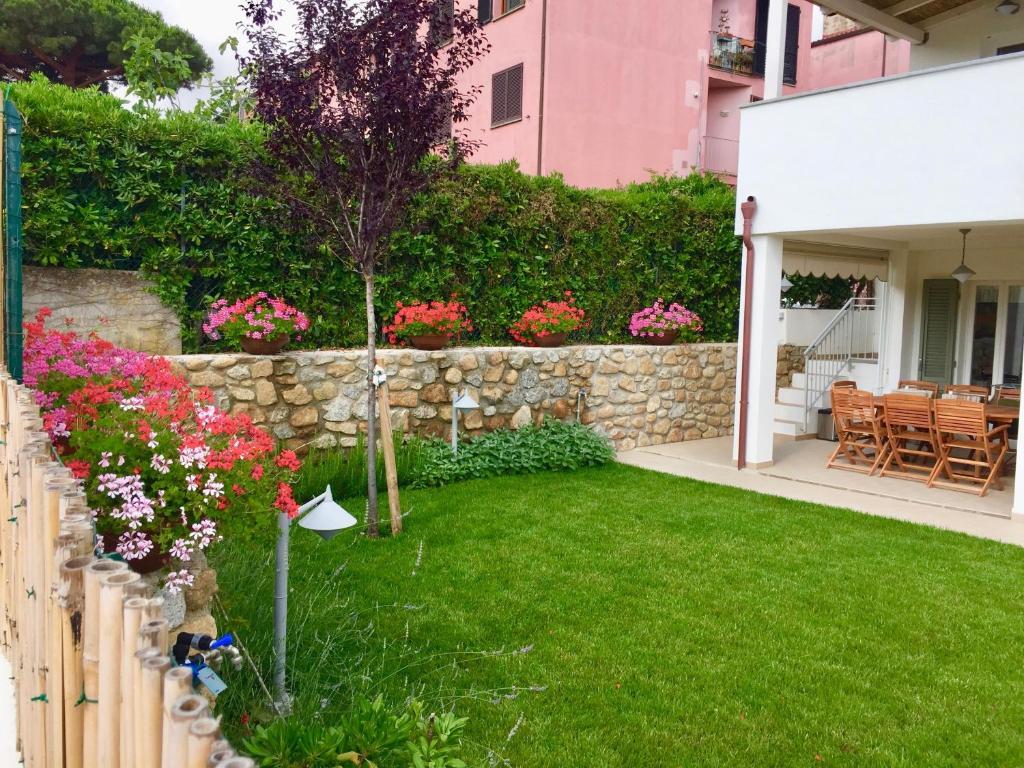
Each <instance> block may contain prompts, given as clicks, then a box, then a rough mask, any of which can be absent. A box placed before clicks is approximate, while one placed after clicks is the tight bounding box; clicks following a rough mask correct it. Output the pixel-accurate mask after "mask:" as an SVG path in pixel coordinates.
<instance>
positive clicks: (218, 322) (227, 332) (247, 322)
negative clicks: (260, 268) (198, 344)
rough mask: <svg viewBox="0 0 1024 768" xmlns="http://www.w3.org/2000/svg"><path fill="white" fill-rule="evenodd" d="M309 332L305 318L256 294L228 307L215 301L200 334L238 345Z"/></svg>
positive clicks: (278, 301)
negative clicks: (248, 341)
mask: <svg viewBox="0 0 1024 768" xmlns="http://www.w3.org/2000/svg"><path fill="white" fill-rule="evenodd" d="M308 329H309V318H307V317H306V315H305V314H303V313H302V312H300V311H299V310H297V309H296V308H295V307H293V306H291V305H290V304H288V303H287V302H285V301H284V299H279V298H273V297H271V296H268V295H267V293H266V292H264V291H260V292H259V293H256V294H253V295H252V296H250V297H249V298H247V299H239V300H238V301H236V302H235V303H233V304H229V303H228V300H227V299H218V300H217V301H215V302H213V305H212V306H211V307H210V314H209V315H208V316H207V318H206V322H205V323H203V333H205V334H206V335H207V336H209V337H210V338H211V339H214V340H215V341H216V340H219V339H227V340H228V341H230V342H234V343H236V344H237V343H238V341H239V340H240V339H243V338H249V339H274V338H277V337H279V336H287V335H291V334H292V333H295V332H296V331H299V332H300V333H298V334H297V335H296V337H295V338H296V339H302V334H301V331H305V330H308Z"/></svg>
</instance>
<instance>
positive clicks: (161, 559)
mask: <svg viewBox="0 0 1024 768" xmlns="http://www.w3.org/2000/svg"><path fill="white" fill-rule="evenodd" d="M102 536H103V551H104V552H108V553H109V552H116V551H117V536H116V535H115V534H113V533H104V534H102ZM125 562H126V563H128V567H129V568H131V569H132V570H133V571H135V572H136V573H141V574H147V573H153V572H154V571H159V570H160V569H161V568H163V567H164V566H165V565H167V564H168V563H169V562H171V555H170V553H169V552H164V551H163V550H162V549H160V545H159V544H157V543H156V542H154V543H153V548H152V549H151V550H149V554H147V555H146V556H145V557H143V558H141V559H139V560H125Z"/></svg>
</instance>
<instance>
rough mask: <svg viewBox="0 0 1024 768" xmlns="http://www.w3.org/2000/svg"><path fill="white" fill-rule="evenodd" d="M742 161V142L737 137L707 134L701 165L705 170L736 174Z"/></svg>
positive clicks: (727, 174) (730, 174)
mask: <svg viewBox="0 0 1024 768" xmlns="http://www.w3.org/2000/svg"><path fill="white" fill-rule="evenodd" d="M739 161H740V143H739V141H737V140H736V139H724V138H722V137H720V136H705V137H704V146H703V152H702V155H701V166H702V168H703V170H705V171H711V172H712V173H719V174H724V175H726V176H735V175H736V169H737V168H738V167H739Z"/></svg>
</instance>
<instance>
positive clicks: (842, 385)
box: [829, 379, 857, 389]
mask: <svg viewBox="0 0 1024 768" xmlns="http://www.w3.org/2000/svg"><path fill="white" fill-rule="evenodd" d="M856 388H857V382H856V381H850V380H848V379H839V380H838V381H833V382H832V386H831V387H829V389H856Z"/></svg>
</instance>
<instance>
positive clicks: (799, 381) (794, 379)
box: [789, 371, 807, 389]
mask: <svg viewBox="0 0 1024 768" xmlns="http://www.w3.org/2000/svg"><path fill="white" fill-rule="evenodd" d="M789 386H791V387H792V388H793V389H806V388H807V376H806V375H805V374H804V373H802V372H800V371H797V372H795V373H793V374H791V376H790V382H789Z"/></svg>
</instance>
